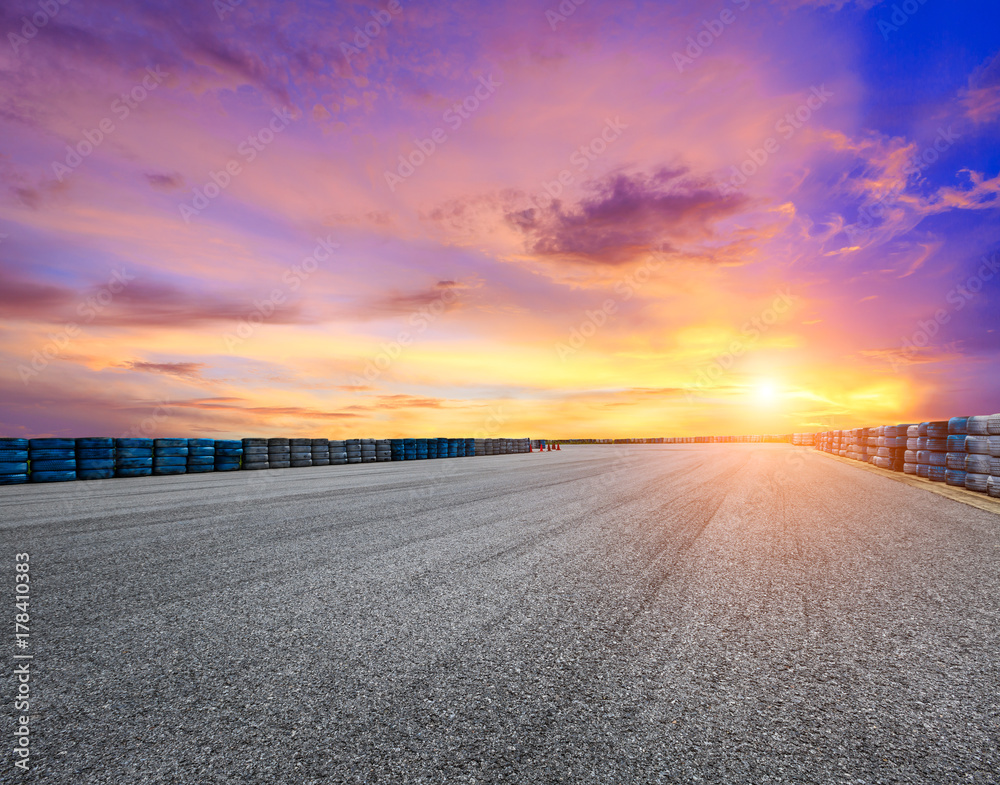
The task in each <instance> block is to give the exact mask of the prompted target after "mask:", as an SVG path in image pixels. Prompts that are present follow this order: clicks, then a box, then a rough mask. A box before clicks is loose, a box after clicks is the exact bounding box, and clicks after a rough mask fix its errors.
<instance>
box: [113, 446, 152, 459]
mask: <svg viewBox="0 0 1000 785" xmlns="http://www.w3.org/2000/svg"><path fill="white" fill-rule="evenodd" d="M152 457H153V450H152V448H150V449H148V450H146V449H143V448H142V447H122V448H121V449H119V450H118V451H117V452H116V453H115V458H117V459H118V460H122V459H123V458H152Z"/></svg>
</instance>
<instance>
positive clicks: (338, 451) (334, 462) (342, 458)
mask: <svg viewBox="0 0 1000 785" xmlns="http://www.w3.org/2000/svg"><path fill="white" fill-rule="evenodd" d="M345 463H347V442H345V441H344V440H342V439H340V440H338V439H331V440H330V465H331V466H343V465H344V464H345Z"/></svg>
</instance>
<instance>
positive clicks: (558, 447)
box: [556, 444, 562, 452]
mask: <svg viewBox="0 0 1000 785" xmlns="http://www.w3.org/2000/svg"><path fill="white" fill-rule="evenodd" d="M561 449H562V447H560V446H559V445H558V444H557V445H556V452H559V451H560V450H561Z"/></svg>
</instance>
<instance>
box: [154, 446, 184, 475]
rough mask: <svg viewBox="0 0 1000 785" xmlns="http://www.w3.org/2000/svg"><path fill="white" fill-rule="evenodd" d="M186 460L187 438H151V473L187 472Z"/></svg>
mask: <svg viewBox="0 0 1000 785" xmlns="http://www.w3.org/2000/svg"><path fill="white" fill-rule="evenodd" d="M187 460H188V440H187V439H153V474H187Z"/></svg>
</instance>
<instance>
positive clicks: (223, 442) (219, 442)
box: [215, 439, 243, 450]
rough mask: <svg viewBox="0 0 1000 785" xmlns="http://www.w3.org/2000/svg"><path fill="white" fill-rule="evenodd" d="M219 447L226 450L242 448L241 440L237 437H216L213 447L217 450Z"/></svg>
mask: <svg viewBox="0 0 1000 785" xmlns="http://www.w3.org/2000/svg"><path fill="white" fill-rule="evenodd" d="M220 447H222V448H223V449H226V450H234V449H238V450H242V449H243V442H241V441H240V440H239V439H216V440H215V449H216V450H218V449H219V448H220Z"/></svg>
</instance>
